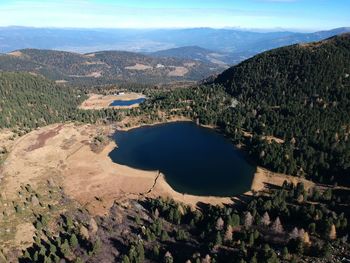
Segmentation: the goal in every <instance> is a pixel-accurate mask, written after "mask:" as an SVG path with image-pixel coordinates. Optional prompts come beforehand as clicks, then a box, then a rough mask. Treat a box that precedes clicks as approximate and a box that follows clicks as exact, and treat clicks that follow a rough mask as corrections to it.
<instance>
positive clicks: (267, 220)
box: [261, 212, 271, 226]
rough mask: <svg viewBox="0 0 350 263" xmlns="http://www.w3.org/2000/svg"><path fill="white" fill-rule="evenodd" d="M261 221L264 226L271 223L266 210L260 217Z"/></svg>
mask: <svg viewBox="0 0 350 263" xmlns="http://www.w3.org/2000/svg"><path fill="white" fill-rule="evenodd" d="M261 223H262V224H263V225H265V226H268V225H270V224H271V220H270V216H269V214H268V213H267V212H265V213H264V215H263V217H262V219H261Z"/></svg>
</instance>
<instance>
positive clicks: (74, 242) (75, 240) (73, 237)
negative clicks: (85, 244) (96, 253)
mask: <svg viewBox="0 0 350 263" xmlns="http://www.w3.org/2000/svg"><path fill="white" fill-rule="evenodd" d="M78 243H79V242H78V238H77V236H76V235H75V234H74V233H73V234H72V235H71V237H70V239H69V244H70V245H71V246H72V247H73V248H75V247H77V246H78Z"/></svg>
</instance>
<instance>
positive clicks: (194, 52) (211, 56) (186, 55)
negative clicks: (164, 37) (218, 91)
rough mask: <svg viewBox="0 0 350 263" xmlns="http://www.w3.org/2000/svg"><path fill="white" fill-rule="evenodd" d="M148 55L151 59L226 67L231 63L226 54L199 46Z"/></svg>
mask: <svg viewBox="0 0 350 263" xmlns="http://www.w3.org/2000/svg"><path fill="white" fill-rule="evenodd" d="M149 55H151V56H153V57H175V58H183V59H193V60H199V61H203V62H208V63H214V64H218V65H221V66H223V67H226V66H227V65H230V64H231V63H232V58H230V56H229V54H228V53H225V52H219V51H213V50H209V49H205V48H202V47H199V46H186V47H178V48H171V49H166V50H160V51H156V52H153V53H150V54H149Z"/></svg>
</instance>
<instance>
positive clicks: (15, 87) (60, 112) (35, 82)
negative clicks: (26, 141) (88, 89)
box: [0, 73, 118, 130]
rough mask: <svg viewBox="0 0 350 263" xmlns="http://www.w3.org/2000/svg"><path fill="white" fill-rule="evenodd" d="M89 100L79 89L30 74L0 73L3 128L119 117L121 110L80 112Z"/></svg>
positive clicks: (1, 124)
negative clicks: (80, 105)
mask: <svg viewBox="0 0 350 263" xmlns="http://www.w3.org/2000/svg"><path fill="white" fill-rule="evenodd" d="M84 99H85V94H81V93H80V92H79V91H77V90H74V89H71V88H66V87H60V86H57V85H56V84H54V83H53V82H51V81H48V80H46V79H44V78H42V77H37V76H33V75H31V74H28V73H0V112H1V114H0V128H15V127H18V128H26V129H28V130H30V129H33V128H36V127H39V126H44V125H48V124H51V123H56V122H63V121H74V120H76V121H83V122H95V121H96V120H97V119H99V118H106V117H108V119H110V120H116V119H118V114H117V112H115V111H113V110H112V109H109V110H105V111H80V110H78V109H77V107H78V105H79V104H80V103H81V102H82V101H83V100H84Z"/></svg>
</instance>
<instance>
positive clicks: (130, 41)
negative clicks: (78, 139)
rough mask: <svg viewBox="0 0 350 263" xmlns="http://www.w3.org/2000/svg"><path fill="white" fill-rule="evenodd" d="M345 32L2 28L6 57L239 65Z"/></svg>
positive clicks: (2, 50)
mask: <svg viewBox="0 0 350 263" xmlns="http://www.w3.org/2000/svg"><path fill="white" fill-rule="evenodd" d="M345 32H350V28H349V27H343V28H337V29H333V30H328V31H319V32H314V33H296V32H289V31H281V32H264V33H262V32H254V31H249V30H237V29H213V28H188V29H69V28H68V29H60V28H30V27H0V40H1V41H0V53H7V52H11V51H13V50H19V49H24V48H36V49H55V50H63V51H71V52H78V53H90V52H97V51H102V50H125V51H132V52H147V53H151V52H157V51H160V50H167V49H173V48H180V47H194V46H197V47H201V48H204V49H208V50H212V51H214V52H216V53H217V52H218V53H219V54H222V53H224V55H225V56H221V59H219V61H223V62H225V63H227V64H229V65H233V64H237V63H239V62H240V61H242V60H244V59H247V58H249V57H251V56H254V55H256V54H258V53H260V52H263V51H266V50H270V49H274V48H277V47H281V46H286V45H291V44H295V43H303V42H312V41H319V40H322V39H325V38H328V37H331V36H334V35H337V34H341V33H345ZM193 51H195V50H193ZM204 53H205V51H204ZM193 56H195V54H194V55H193ZM176 57H179V56H176ZM204 61H208V60H207V59H206V57H204V60H202V62H204Z"/></svg>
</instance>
